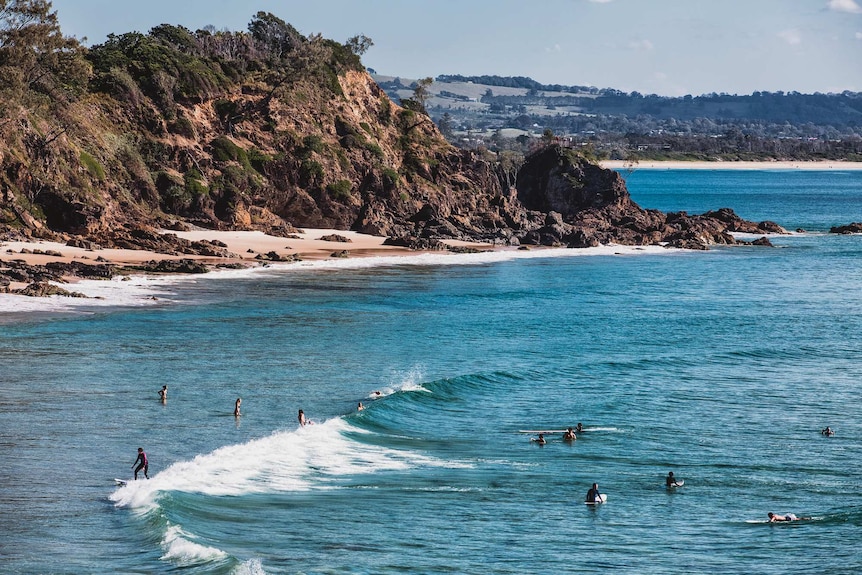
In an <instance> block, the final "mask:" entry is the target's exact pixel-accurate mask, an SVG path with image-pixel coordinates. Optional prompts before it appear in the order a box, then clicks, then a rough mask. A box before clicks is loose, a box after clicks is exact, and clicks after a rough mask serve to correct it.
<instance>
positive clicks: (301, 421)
mask: <svg viewBox="0 0 862 575" xmlns="http://www.w3.org/2000/svg"><path fill="white" fill-rule="evenodd" d="M298 419H299V426H300V427H305V424H306V423H308V420H307V419H305V412H304V411H302V410H301V409H300V410H299V416H298Z"/></svg>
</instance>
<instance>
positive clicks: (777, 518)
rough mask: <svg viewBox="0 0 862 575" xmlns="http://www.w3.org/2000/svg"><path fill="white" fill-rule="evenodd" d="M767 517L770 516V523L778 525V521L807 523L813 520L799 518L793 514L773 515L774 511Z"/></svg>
mask: <svg viewBox="0 0 862 575" xmlns="http://www.w3.org/2000/svg"><path fill="white" fill-rule="evenodd" d="M767 515H768V516H769V522H770V523H776V522H778V521H805V520H808V519H811V518H810V517H797V516H796V515H794V514H793V513H786V514H784V515H778V514H776V513H773V512H772V511H770V512H769V513H767Z"/></svg>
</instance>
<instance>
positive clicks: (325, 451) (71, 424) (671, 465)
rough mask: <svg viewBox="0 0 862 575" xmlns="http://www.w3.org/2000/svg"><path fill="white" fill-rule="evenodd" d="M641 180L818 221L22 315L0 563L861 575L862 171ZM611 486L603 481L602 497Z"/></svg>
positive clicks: (778, 216) (164, 281) (689, 200)
mask: <svg viewBox="0 0 862 575" xmlns="http://www.w3.org/2000/svg"><path fill="white" fill-rule="evenodd" d="M627 181H628V187H629V190H630V192H631V194H632V197H633V199H634V200H635V201H636V202H638V203H639V204H640V205H642V206H644V207H647V208H657V209H661V210H666V211H680V210H684V211H688V212H690V213H700V212H703V211H706V210H710V209H718V208H721V207H732V208H734V210H735V211H736V212H737V213H738V214H739V215H741V216H742V217H744V218H746V219H751V220H756V221H759V220H764V219H770V220H774V221H776V222H778V223H780V224H781V225H783V226H784V227H785V228H787V229H790V230H797V229H799V230H804V231H799V232H795V233H793V234H792V235H787V236H773V237H772V238H771V240H772V242H773V243H774V244H775V246H776V247H774V248H763V247H718V248H715V249H712V250H710V251H707V252H699V251H697V252H687V251H679V250H675V251H671V250H664V249H662V248H652V249H645V250H631V249H629V250H622V249H619V250H617V249H615V248H613V247H612V248H609V249H605V250H597V251H595V250H594V251H590V250H586V251H584V250H548V251H542V250H531V251H529V252H515V251H510V252H505V253H497V254H490V255H488V254H485V255H478V256H476V255H458V256H443V255H437V256H430V257H429V256H421V257H420V256H417V257H407V258H380V259H368V260H346V261H339V262H334V263H327V264H314V265H292V266H290V265H286V266H283V267H279V266H271V267H269V268H266V269H256V270H251V271H230V272H220V273H216V274H210V275H208V276H205V277H201V276H195V277H194V278H161V279H147V280H143V279H138V280H133V281H129V282H119V281H118V282H105V283H104V284H101V287H100V286H99V285H93V286H90V289H91V290H95V291H96V292H99V290H102V291H103V292H104V293H106V294H110V297H108V298H107V299H105V300H100V301H99V302H97V303H96V304H94V303H93V302H92V300H91V301H89V302H87V301H84V302H81V301H80V300H77V301H76V302H74V303H68V300H67V301H66V302H63V303H58V304H57V307H56V308H53V309H45V306H44V305H43V304H44V302H41V303H39V304H38V305H37V304H33V305H34V306H35V307H33V308H32V309H31V308H23V307H21V305H18V304H16V307H15V308H14V309H7V311H5V312H3V313H0V369H2V376H0V380H2V382H3V384H2V389H3V393H2V397H0V420H2V422H3V423H2V426H0V430H2V431H0V485H2V488H0V514H2V515H0V516H2V523H0V525H2V528H0V571H2V572H4V573H57V574H61V573H62V574H65V573H167V572H187V573H207V574H209V573H213V574H216V573H225V574H228V573H229V574H245V573H254V574H257V573H273V574H274V573H297V574H299V573H303V574H312V573H314V574H317V573H373V574H389V573H411V574H412V573H429V574H430V573H433V574H436V573H459V574H460V573H465V574H486V573H501V574H506V573H512V574H516V573H517V574H523V573H579V574H580V573H607V572H615V573H638V574H664V573H667V574H671V573H673V574H678V573H710V574H714V573H766V574H769V573H786V572H787V571H789V570H792V571H797V572H804V573H830V574H836V573H854V572H855V573H858V572H860V571H862V551H860V550H859V544H860V542H862V535H860V533H862V530H860V527H862V492H860V485H862V422H860V418H859V413H858V412H859V406H860V391H862V388H860V381H862V360H860V357H862V353H860V352H862V236H858V235H849V236H844V235H834V234H828V233H827V232H828V230H829V227H830V226H834V225H839V224H847V223H850V222H853V221H862V172H852V171H847V172H843V171H822V172H814V171H811V172H806V171H779V170H774V171H773V170H768V171H745V172H742V171H740V172H734V171H693V170H692V171H689V170H681V171H673V170H636V171H634V172H633V173H631V174H629V175H628V176H627ZM588 254H593V255H588ZM100 293H101V292H100ZM148 296H156V299H155V300H153V299H148ZM22 305H23V304H22ZM39 305H41V306H42V307H38V306H39ZM52 305H53V304H52ZM162 385H168V399H167V401H166V403H164V404H162V403H161V402H160V401H159V399H158V395H157V392H158V390H159V389H161V387H162ZM237 397H241V398H242V416H241V417H239V418H235V417H234V416H233V408H234V402H235V400H236V398H237ZM360 402H362V403H363V404H364V406H365V409H363V410H361V411H360V410H358V409H357V408H358V404H359V403H360ZM300 409H302V410H304V412H305V414H306V415H307V417H308V418H309V419H310V420H311V422H312V423H311V424H310V425H307V426H305V427H299V425H298V422H297V414H298V410H300ZM578 422H581V423H583V426H584V427H585V431H584V432H583V433H581V434H579V436H578V439H577V440H576V441H574V442H571V443H567V442H564V441H562V439H561V435H560V434H559V433H556V432H557V431H559V430H562V429H565V428H567V427H569V426H574V425H576V424H577V423H578ZM826 426H830V427H831V428H832V429H834V430H835V431H836V434H835V435H834V436H833V437H824V436H823V435H821V433H820V431H821V429H823V428H825V427H826ZM539 431H549V432H554V433H548V434H546V438H547V440H548V441H547V443H546V444H545V445H539V444H537V443H536V442H533V441H531V439H533V438H536V437H537V435H536V433H535V432H539ZM138 447H143V448H144V450H145V451H146V453H147V455H148V457H149V463H150V466H149V476H150V478H149V479H148V480H146V479H144V478H143V477H142V476H139V478H138V480H137V481H132V480H131V477H132V469H131V467H132V464H133V461H134V460H135V457H136V451H137V448H138ZM669 471H673V472H674V474H675V476H676V477H677V478H679V479H683V480H684V481H685V485H684V486H683V487H680V488H677V489H674V490H667V489H666V488H665V486H664V478H665V476H666V475H667V473H668V472H669ZM115 478H117V479H122V480H124V481H128V485H125V486H118V485H117V484H115V481H114V479H115ZM594 482H595V483H598V485H599V490H600V491H601V492H603V493H606V494H607V495H608V501H607V503H605V504H603V505H596V506H590V505H585V504H584V496H585V494H586V492H587V490H588V489H589V487H590V486H591V485H592V483H594ZM770 511H773V512H776V513H787V512H792V513H795V514H796V515H798V516H804V517H810V518H811V519H810V520H805V521H799V522H793V523H785V524H769V523H767V522H766V519H767V515H766V514H767V512H770Z"/></svg>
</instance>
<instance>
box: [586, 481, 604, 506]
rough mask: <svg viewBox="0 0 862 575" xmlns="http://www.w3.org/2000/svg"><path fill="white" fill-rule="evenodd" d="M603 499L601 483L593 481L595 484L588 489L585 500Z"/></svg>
mask: <svg viewBox="0 0 862 575" xmlns="http://www.w3.org/2000/svg"><path fill="white" fill-rule="evenodd" d="M601 500H602V494H601V493H599V484H598V483H593V486H592V487H590V490H589V491H587V496H586V498H584V501H586V502H587V503H598V502H600V501H601Z"/></svg>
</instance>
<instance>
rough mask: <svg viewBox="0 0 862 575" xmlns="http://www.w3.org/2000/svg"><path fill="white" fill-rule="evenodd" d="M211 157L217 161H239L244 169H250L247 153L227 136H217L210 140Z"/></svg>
mask: <svg viewBox="0 0 862 575" xmlns="http://www.w3.org/2000/svg"><path fill="white" fill-rule="evenodd" d="M212 147H213V158H215V159H216V160H217V161H219V162H229V161H235V162H239V164H240V165H242V166H243V167H244V168H246V169H251V163H250V162H249V159H248V153H246V151H245V150H243V149H242V148H240V147H239V146H237V145H236V144H234V143H233V142H232V141H231V140H230V138H228V137H227V136H219V137H218V138H216V139H215V140H213V142H212Z"/></svg>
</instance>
